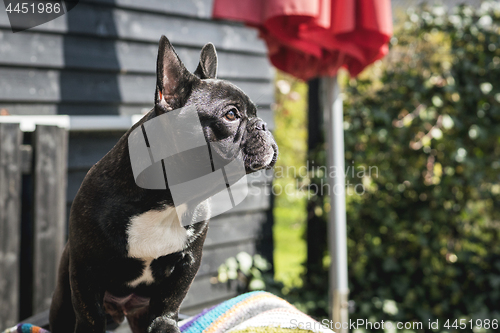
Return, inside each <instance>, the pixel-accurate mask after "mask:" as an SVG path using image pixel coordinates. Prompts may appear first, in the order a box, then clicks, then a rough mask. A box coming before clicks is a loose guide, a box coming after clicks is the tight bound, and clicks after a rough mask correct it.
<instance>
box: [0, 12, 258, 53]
mask: <svg viewBox="0 0 500 333" xmlns="http://www.w3.org/2000/svg"><path fill="white" fill-rule="evenodd" d="M0 27H2V28H3V29H5V30H8V29H10V25H9V22H8V19H7V18H6V17H5V16H3V15H2V16H0ZM30 30H31V31H41V32H50V33H58V34H66V35H68V34H69V35H86V36H96V37H100V38H107V39H126V40H135V41H141V42H152V43H156V44H157V43H158V40H159V39H160V36H161V35H166V36H167V37H168V38H169V39H170V41H171V42H172V43H173V44H179V45H184V46H190V47H197V48H201V46H203V45H205V44H206V43H207V42H212V43H214V45H215V46H216V47H218V48H220V49H221V50H222V49H224V50H232V51H238V52H245V53H255V54H260V55H265V54H266V52H267V51H266V46H265V44H264V42H263V41H262V40H260V39H259V37H258V31H257V30H256V29H249V28H248V27H245V26H244V25H242V24H234V23H231V24H227V23H224V22H221V21H219V22H218V21H212V20H198V19H189V18H186V17H176V16H174V15H171V14H168V13H160V12H157V11H155V12H139V11H137V10H134V9H123V8H116V7H115V8H113V7H108V6H96V5H93V4H88V3H79V4H78V6H77V7H76V8H75V9H74V10H72V11H70V12H69V13H68V14H66V15H64V17H60V18H58V19H55V20H53V21H50V22H48V23H46V24H43V25H40V26H37V27H34V28H32V29H30ZM4 37H5V36H4Z"/></svg>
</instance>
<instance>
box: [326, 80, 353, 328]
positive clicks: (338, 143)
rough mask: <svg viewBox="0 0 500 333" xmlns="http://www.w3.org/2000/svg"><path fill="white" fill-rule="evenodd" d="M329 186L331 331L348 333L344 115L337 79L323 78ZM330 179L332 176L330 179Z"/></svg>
mask: <svg viewBox="0 0 500 333" xmlns="http://www.w3.org/2000/svg"><path fill="white" fill-rule="evenodd" d="M322 96H323V107H324V124H325V137H326V153H327V171H328V176H327V179H328V184H329V187H330V193H329V194H330V204H331V210H330V214H329V216H328V250H329V252H330V258H331V263H330V275H329V288H328V289H329V301H330V316H331V319H332V325H331V328H332V330H334V331H335V332H338V333H347V332H348V331H349V330H348V327H349V325H348V322H349V318H348V315H349V312H348V296H349V289H348V284H347V233H346V205H345V173H344V172H345V171H344V170H345V162H344V119H343V118H344V114H343V105H342V95H341V94H340V87H339V84H338V80H337V77H336V76H335V77H325V78H323V79H322ZM330 176H333V177H330Z"/></svg>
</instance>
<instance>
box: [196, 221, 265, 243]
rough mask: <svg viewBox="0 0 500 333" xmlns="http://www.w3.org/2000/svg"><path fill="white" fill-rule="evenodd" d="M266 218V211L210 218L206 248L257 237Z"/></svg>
mask: <svg viewBox="0 0 500 333" xmlns="http://www.w3.org/2000/svg"><path fill="white" fill-rule="evenodd" d="M266 218H267V216H266V213H265V212H256V213H243V214H239V215H238V217H236V216H234V215H219V216H216V217H214V218H213V219H211V220H210V227H209V229H208V234H207V238H206V240H205V245H204V246H205V249H209V248H214V247H218V246H220V245H223V244H227V243H235V242H245V241H250V240H255V239H257V238H258V237H259V234H260V231H261V230H260V229H261V226H262V224H263V223H264V222H265V221H266Z"/></svg>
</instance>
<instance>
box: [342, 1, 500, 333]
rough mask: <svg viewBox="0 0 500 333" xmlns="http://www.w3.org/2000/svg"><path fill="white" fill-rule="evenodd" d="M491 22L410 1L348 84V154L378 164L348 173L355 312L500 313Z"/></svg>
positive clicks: (498, 138) (499, 129) (422, 317)
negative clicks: (386, 44)
mask: <svg viewBox="0 0 500 333" xmlns="http://www.w3.org/2000/svg"><path fill="white" fill-rule="evenodd" d="M499 23H500V6H499V4H498V3H492V2H488V3H484V4H483V5H482V7H481V9H478V10H474V9H472V8H470V7H467V6H461V7H458V8H457V9H456V10H455V11H454V13H453V14H452V15H448V14H447V12H446V11H445V10H444V9H443V8H442V7H434V8H422V9H420V10H418V11H415V12H410V13H409V19H408V21H407V23H405V25H404V28H403V29H402V30H401V31H398V33H397V34H396V35H395V37H394V38H393V40H392V50H391V54H390V56H389V57H388V58H387V59H385V61H384V63H383V64H379V70H380V71H381V76H380V79H373V76H372V77H368V78H366V76H365V79H359V80H350V81H349V83H348V85H347V90H346V99H345V122H346V128H347V130H346V135H345V141H346V165H351V166H355V170H359V169H360V168H362V167H364V168H366V170H368V168H369V167H370V166H371V167H376V168H377V169H373V170H372V174H371V177H370V176H366V175H365V177H364V178H363V179H360V178H359V177H356V175H355V176H354V177H352V174H351V173H348V175H347V176H348V180H350V182H351V183H354V184H356V183H361V184H363V185H364V189H365V192H364V194H363V195H361V196H357V195H353V196H352V197H351V198H348V217H347V220H348V251H349V268H350V269H349V281H350V288H351V295H350V298H351V299H353V300H354V301H356V304H357V311H356V312H355V313H354V314H353V315H352V317H353V319H356V318H362V319H366V318H370V317H371V318H375V319H376V320H377V321H380V320H392V321H403V322H408V321H419V322H423V323H424V327H425V326H426V325H425V323H428V320H431V321H434V320H435V319H439V320H440V323H441V325H440V326H441V328H440V330H438V331H440V332H441V331H450V332H458V331H460V330H457V329H454V328H452V329H450V330H445V329H443V326H442V324H444V322H445V321H446V320H447V319H452V321H453V320H455V319H460V318H465V319H466V320H469V319H471V318H472V319H476V318H481V319H490V320H491V319H500V238H499V237H500V103H499V102H500V30H499ZM352 161H353V163H352ZM375 170H377V174H375ZM388 304H389V305H394V306H388ZM425 331H426V332H431V331H432V330H429V329H425ZM469 331H470V330H469ZM492 331H493V330H492Z"/></svg>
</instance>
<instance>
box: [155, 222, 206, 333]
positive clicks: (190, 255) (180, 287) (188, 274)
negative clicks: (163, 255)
mask: <svg viewBox="0 0 500 333" xmlns="http://www.w3.org/2000/svg"><path fill="white" fill-rule="evenodd" d="M202 228H203V229H202V231H201V233H200V234H199V236H198V237H197V238H196V240H195V241H194V242H193V243H191V244H190V246H189V247H188V248H187V249H186V250H185V251H184V253H185V256H184V258H182V259H181V260H179V261H178V262H177V264H176V265H175V267H174V269H173V271H172V272H171V274H170V276H169V279H168V281H166V283H164V284H163V286H162V287H161V289H160V290H159V292H158V293H157V294H156V295H154V296H153V297H151V300H150V303H149V314H150V316H149V318H150V320H151V323H150V325H149V327H148V332H149V333H159V332H162V333H163V332H168V333H179V332H180V330H179V327H178V326H177V319H178V315H179V308H180V306H181V303H182V301H183V300H184V298H185V297H186V294H187V292H188V290H189V287H190V286H191V284H192V282H193V280H194V277H195V276H196V273H197V272H198V269H199V268H200V264H201V255H202V249H203V242H204V241H205V237H206V233H207V229H208V228H207V224H206V222H205V223H204V224H203V227H202Z"/></svg>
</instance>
